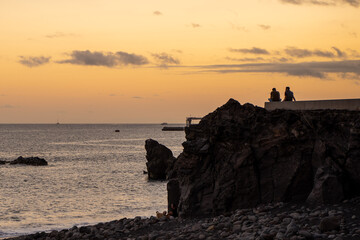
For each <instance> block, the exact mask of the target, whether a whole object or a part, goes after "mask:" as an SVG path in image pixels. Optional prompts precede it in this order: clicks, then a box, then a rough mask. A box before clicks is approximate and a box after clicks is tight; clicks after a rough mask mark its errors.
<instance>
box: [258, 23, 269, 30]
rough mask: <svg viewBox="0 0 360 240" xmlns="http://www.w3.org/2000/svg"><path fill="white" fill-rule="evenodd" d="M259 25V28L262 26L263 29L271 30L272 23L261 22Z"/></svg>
mask: <svg viewBox="0 0 360 240" xmlns="http://www.w3.org/2000/svg"><path fill="white" fill-rule="evenodd" d="M258 26H259V28H261V29H262V30H269V29H270V28H271V26H270V25H264V24H259V25H258Z"/></svg>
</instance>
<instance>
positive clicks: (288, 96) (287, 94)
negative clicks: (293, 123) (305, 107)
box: [284, 87, 296, 102]
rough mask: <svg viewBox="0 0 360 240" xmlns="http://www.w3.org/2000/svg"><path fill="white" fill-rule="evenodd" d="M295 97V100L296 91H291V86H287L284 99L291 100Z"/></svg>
mask: <svg viewBox="0 0 360 240" xmlns="http://www.w3.org/2000/svg"><path fill="white" fill-rule="evenodd" d="M293 99H294V101H296V100H295V97H294V93H293V92H292V91H290V87H286V90H285V98H284V101H290V102H291V101H292V100H293Z"/></svg>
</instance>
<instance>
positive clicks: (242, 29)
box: [230, 23, 248, 32]
mask: <svg viewBox="0 0 360 240" xmlns="http://www.w3.org/2000/svg"><path fill="white" fill-rule="evenodd" d="M230 25H231V28H232V29H235V30H237V31H241V32H248V30H247V29H246V28H245V27H244V26H241V25H239V24H236V23H230Z"/></svg>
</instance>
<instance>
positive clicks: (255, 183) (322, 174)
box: [168, 99, 360, 217]
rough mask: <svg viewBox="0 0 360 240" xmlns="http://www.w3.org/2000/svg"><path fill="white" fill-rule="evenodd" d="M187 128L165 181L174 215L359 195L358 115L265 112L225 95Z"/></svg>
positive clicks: (340, 112) (207, 213)
mask: <svg viewBox="0 0 360 240" xmlns="http://www.w3.org/2000/svg"><path fill="white" fill-rule="evenodd" d="M185 131H186V142H184V143H183V146H184V151H183V152H182V153H181V154H180V156H179V157H178V158H177V160H176V162H175V166H174V172H173V174H172V176H171V180H170V181H169V184H168V198H169V205H170V204H171V203H175V204H176V205H177V206H178V212H179V215H180V216H183V217H194V216H203V215H218V214H223V213H225V212H229V211H233V210H235V209H239V208H247V207H253V206H255V205H258V204H263V203H272V202H282V201H285V202H286V201H297V202H304V201H307V202H310V203H335V202H338V201H341V200H343V199H345V198H350V197H353V196H356V195H359V194H360V188H359V186H360V174H359V172H360V112H355V111H354V112H352V111H339V110H319V111H288V110H275V111H272V112H268V111H266V110H265V109H263V108H260V107H254V106H253V105H251V104H244V105H241V104H240V103H238V102H237V101H235V100H233V99H230V100H229V101H228V102H227V103H226V104H225V105H223V106H222V107H220V108H218V109H217V110H216V111H214V112H213V113H210V114H208V115H207V116H205V117H204V118H203V119H202V120H201V122H200V123H199V124H198V125H192V126H190V127H189V128H186V129H185Z"/></svg>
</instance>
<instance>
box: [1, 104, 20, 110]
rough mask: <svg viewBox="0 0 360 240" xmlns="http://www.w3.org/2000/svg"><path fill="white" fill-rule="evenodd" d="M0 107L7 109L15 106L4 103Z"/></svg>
mask: <svg viewBox="0 0 360 240" xmlns="http://www.w3.org/2000/svg"><path fill="white" fill-rule="evenodd" d="M0 108H7V109H11V108H16V107H15V106H13V105H10V104H5V105H0Z"/></svg>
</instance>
